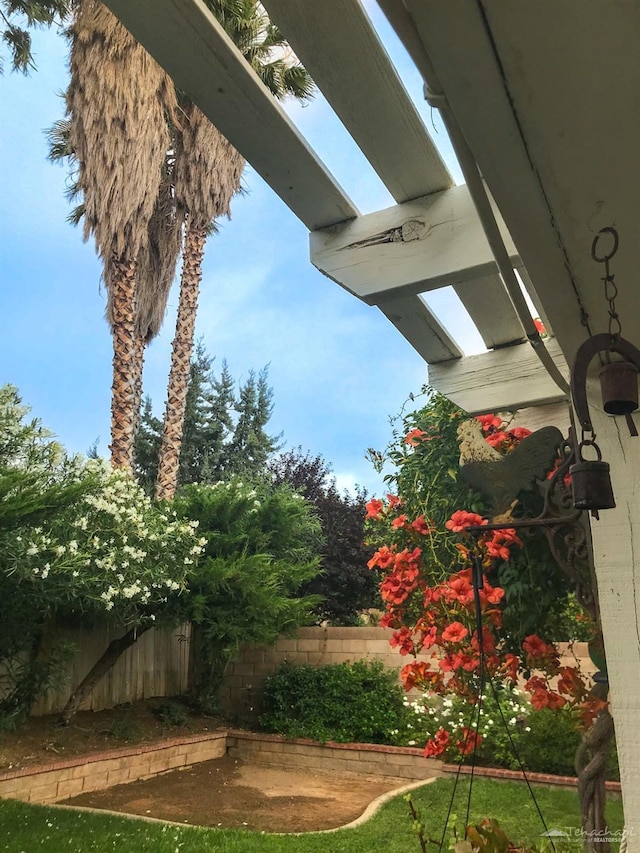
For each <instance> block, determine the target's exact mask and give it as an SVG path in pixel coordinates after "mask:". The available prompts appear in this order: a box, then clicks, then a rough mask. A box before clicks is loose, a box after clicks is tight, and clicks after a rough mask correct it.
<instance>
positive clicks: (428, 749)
mask: <svg viewBox="0 0 640 853" xmlns="http://www.w3.org/2000/svg"><path fill="white" fill-rule="evenodd" d="M450 739H451V735H450V734H449V732H448V731H447V730H446V729H443V728H439V729H438V731H437V732H436V733H435V735H434V736H433V737H432V738H431V740H430V741H427V745H426V746H425V748H424V757H425V758H435V757H436V756H438V755H442V753H443V752H446V750H447V747H448V746H449V741H450Z"/></svg>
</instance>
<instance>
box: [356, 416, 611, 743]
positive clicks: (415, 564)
mask: <svg viewBox="0 0 640 853" xmlns="http://www.w3.org/2000/svg"><path fill="white" fill-rule="evenodd" d="M478 420H479V421H480V423H481V424H482V429H483V431H484V433H485V439H486V441H488V442H489V443H490V444H492V445H493V446H495V447H498V448H499V449H500V451H501V452H505V453H507V452H510V451H511V450H513V448H514V447H516V446H517V445H518V443H519V442H520V441H522V440H523V439H525V438H526V437H527V436H528V435H529V434H530V431H529V430H527V429H525V428H524V427H514V428H513V429H511V430H509V429H506V428H505V427H506V425H505V424H504V423H503V421H502V420H501V419H500V418H499V417H497V416H495V415H482V416H481V417H479V418H478ZM434 437H437V436H433V435H430V434H429V433H427V432H426V431H424V430H421V429H417V428H416V429H413V430H411V431H410V432H409V433H408V434H407V436H406V438H405V442H406V443H407V444H408V445H410V446H412V447H418V446H419V445H420V444H421V443H422V442H424V441H430V440H432V438H434ZM401 508H402V501H401V499H400V498H398V497H396V496H394V495H387V500H386V502H385V501H381V500H376V499H374V500H371V501H369V503H368V504H367V518H370V519H374V520H376V521H379V522H385V523H386V524H387V525H388V529H390V531H391V533H392V535H393V544H391V543H390V544H389V545H383V546H382V547H380V548H378V550H377V551H376V553H375V554H374V555H373V557H372V558H371V560H370V561H369V563H368V565H369V568H372V569H373V568H375V569H379V570H381V571H382V572H383V575H384V576H383V578H382V581H381V584H380V591H381V595H382V599H383V601H384V602H385V606H386V612H385V614H384V615H383V617H382V619H381V620H380V624H381V625H382V626H384V627H387V628H391V629H392V635H391V639H390V644H391V646H392V647H393V648H396V649H398V651H399V653H400V654H401V655H403V656H408V655H412V656H413V660H412V661H411V662H409V663H407V664H406V665H405V666H403V667H402V670H401V674H400V675H401V679H402V683H403V685H404V688H405V690H412V689H413V688H416V687H417V688H420V689H422V690H425V691H427V692H432V693H436V694H438V695H441V696H444V695H447V694H451V693H456V694H457V695H458V696H463V697H467V698H468V699H469V701H473V699H474V696H475V690H476V686H477V685H476V681H477V671H478V668H479V666H480V650H481V649H482V652H483V654H484V662H485V674H486V677H487V678H488V679H491V678H497V679H502V680H504V679H508V680H510V681H511V682H512V683H515V682H516V681H517V680H518V677H519V676H520V674H521V673H522V671H523V668H525V667H526V669H527V670H533V675H532V677H530V678H529V680H528V681H527V683H526V688H527V690H528V691H529V692H530V694H531V703H532V705H533V707H534V708H551V709H559V708H565V707H566V708H570V709H573V710H575V711H577V712H578V713H579V714H580V715H581V717H582V719H583V720H584V721H585V722H587V721H588V720H590V719H593V718H594V717H595V716H596V715H597V713H599V711H600V710H601V708H602V707H603V703H601V702H600V701H599V700H596V699H593V698H592V697H591V696H590V695H589V693H588V689H587V687H586V685H585V682H584V680H583V679H582V676H581V675H580V672H579V671H578V670H577V669H576V668H575V667H567V666H561V665H560V661H559V658H558V654H557V652H556V650H555V648H554V647H553V646H552V645H550V644H549V643H546V642H545V641H544V640H542V639H541V638H540V637H538V636H537V635H534V634H532V635H530V636H529V637H527V638H526V639H525V641H524V643H523V658H522V659H521V658H520V657H518V656H517V655H515V654H511V653H504V652H503V651H502V652H501V650H500V638H499V634H498V631H499V629H500V627H501V625H502V610H501V605H502V602H503V599H504V595H505V592H504V590H503V589H502V588H501V587H498V586H493V585H492V584H491V583H490V582H489V580H488V579H487V576H486V573H488V572H490V570H491V569H492V568H493V567H494V566H495V565H496V563H497V562H498V561H507V560H509V558H510V555H511V552H512V549H513V548H518V547H522V542H521V540H520V539H519V537H518V536H517V534H516V530H515V528H507V529H505V530H482V531H476V532H475V533H474V534H473V535H471V534H470V533H469V532H468V529H469V527H478V528H483V527H485V526H486V525H487V524H488V522H487V520H486V519H485V518H483V517H482V516H481V515H479V514H478V513H475V512H469V511H467V510H464V509H459V510H457V511H456V512H454V513H453V515H452V516H451V518H450V519H449V520H448V521H447V522H446V523H445V527H446V529H447V530H449V531H451V532H452V533H457V534H460V538H461V541H460V542H458V543H456V546H455V547H456V548H457V549H458V551H459V553H460V555H461V559H462V560H464V561H465V564H466V567H465V568H463V569H461V570H459V571H456V572H454V573H452V574H450V575H449V576H448V577H446V578H444V579H442V580H440V581H439V582H437V583H434V582H433V581H432V580H431V578H430V576H429V574H428V572H427V567H426V565H425V557H426V555H427V554H429V553H431V551H430V547H429V546H430V545H431V543H429V542H427V543H426V544H425V543H424V542H423V539H422V537H425V536H430V535H434V534H436V531H435V530H434V528H433V525H432V524H431V523H430V522H429V521H428V520H427V519H425V517H424V515H419V516H418V517H417V518H415V519H413V520H412V519H411V516H410V515H409V514H408V510H407V509H406V508H405V510H404V511H401ZM478 534H479V535H478ZM416 542H419V543H420V544H421V545H422V546H423V547H414V546H415V544H416ZM436 543H437V540H436ZM403 545H406V546H407V547H404V548H403V547H402V546H403ZM472 558H479V559H480V561H481V563H482V569H483V578H482V581H483V583H482V587H481V588H480V589H478V591H477V594H476V593H475V591H474V587H473V570H472V568H471V567H470V566H471V564H472ZM476 599H478V600H479V602H480V610H481V617H482V626H481V633H480V635H478V626H477V624H476V614H475V607H476ZM419 655H420V656H422V657H421V659H418V656H419ZM454 738H456V739H455V740H453V739H452V736H451V734H450V733H449V732H448V731H446V730H445V729H440V730H439V731H438V732H437V733H436V734H435V735H434V737H433V738H432V739H431V740H430V741H429V742H428V743H427V745H426V748H425V755H426V756H427V757H433V756H438V755H442V754H443V753H444V752H446V751H447V750H450V749H452V748H453V747H455V749H456V750H457V751H458V752H460V753H461V754H463V755H465V754H468V753H470V752H472V751H473V750H474V749H475V748H476V747H477V746H478V745H479V743H480V737H479V735H478V734H477V731H475V730H474V729H463V730H462V732H461V733H460V732H459V733H458V734H457V735H454Z"/></svg>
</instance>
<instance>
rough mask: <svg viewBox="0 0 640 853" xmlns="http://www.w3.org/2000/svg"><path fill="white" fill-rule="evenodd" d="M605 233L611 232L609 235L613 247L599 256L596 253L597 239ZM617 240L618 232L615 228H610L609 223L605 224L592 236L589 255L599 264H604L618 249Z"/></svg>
mask: <svg viewBox="0 0 640 853" xmlns="http://www.w3.org/2000/svg"><path fill="white" fill-rule="evenodd" d="M605 234H611V236H612V237H613V247H612V249H611V251H610V252H609V254H608V255H602V256H599V255H598V254H597V246H598V240H599V239H600V238H601V237H602V236H604V235H605ZM619 242H620V237H619V236H618V232H617V231H616V229H615V228H612V227H611V226H610V225H607V226H606V228H601V229H600V230H599V231H598V233H597V234H596V236H595V237H594V238H593V243H592V244H591V257H592V258H593V260H594V261H597V262H598V263H599V264H604V263H606V262H607V261H610V260H611V258H612V257H613V256H614V255H615V253H616V252H617V251H618V244H619Z"/></svg>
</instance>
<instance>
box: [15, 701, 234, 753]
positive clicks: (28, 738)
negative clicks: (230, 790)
mask: <svg viewBox="0 0 640 853" xmlns="http://www.w3.org/2000/svg"><path fill="white" fill-rule="evenodd" d="M167 704H170V705H171V706H172V708H174V709H177V711H176V713H177V717H176V716H175V715H174V719H177V718H179V717H180V716H183V718H184V721H183V722H182V723H181V724H180V725H172V724H170V723H169V722H167V721H166V719H164V720H163V719H161V718H160V717H158V716H157V715H156V714H155V713H154V709H155V710H157V709H158V708H159V707H160V706H163V705H164V706H166V705H167ZM59 719H60V718H59V717H58V716H57V715H52V716H46V717H30V718H29V719H28V720H27V721H26V722H25V723H24V725H22V726H21V727H20V728H19V729H18V730H17V731H15V732H2V733H0V770H12V769H13V770H16V769H19V768H22V767H30V766H34V765H37V764H50V763H52V762H54V761H61V760H62V759H64V758H74V757H76V756H79V755H90V754H91V753H96V752H104V750H107V749H119V748H121V747H126V746H135V745H137V744H143V743H153V742H154V741H159V740H163V739H165V738H176V737H181V736H185V735H193V734H200V733H201V732H212V731H218V730H220V729H224V728H225V726H224V724H223V721H222V720H221V719H220V718H219V717H207V716H204V715H201V714H194V713H192V712H191V711H190V709H189V708H188V706H186V705H184V704H182V703H181V702H180V701H179V700H177V699H175V700H174V699H146V700H144V701H141V702H132V703H130V704H127V705H120V706H118V707H117V708H111V709H110V710H107V711H81V712H80V713H79V714H78V715H77V717H76V718H75V719H74V721H73V723H72V724H71V725H70V726H67V727H61V726H60V724H59Z"/></svg>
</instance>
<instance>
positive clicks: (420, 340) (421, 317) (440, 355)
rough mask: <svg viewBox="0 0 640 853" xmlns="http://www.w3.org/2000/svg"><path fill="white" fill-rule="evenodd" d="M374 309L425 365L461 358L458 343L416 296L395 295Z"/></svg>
mask: <svg viewBox="0 0 640 853" xmlns="http://www.w3.org/2000/svg"><path fill="white" fill-rule="evenodd" d="M378 307H379V308H380V310H381V311H382V313H383V314H384V315H385V316H386V317H387V318H388V319H389V320H391V322H392V323H393V325H394V326H395V327H396V329H398V331H399V332H400V334H401V335H403V336H404V337H405V338H406V339H407V340H408V341H409V343H410V344H411V346H412V347H413V348H414V349H415V350H416V352H417V353H418V354H419V355H421V356H422V358H424V360H425V361H426V362H427V364H433V363H436V362H440V361H448V360H449V359H458V358H460V357H461V356H462V354H463V353H462V350H461V349H460V347H459V346H458V344H457V343H456V342H455V341H454V340H453V338H452V337H451V335H450V334H449V332H448V331H447V330H446V329H445V328H444V326H443V325H442V324H441V323H440V322H439V320H438V319H437V318H436V317H435V315H434V314H432V312H431V311H430V310H429V308H428V306H427V305H426V304H425V303H424V301H423V300H422V299H421V298H420V297H419V296H399V297H397V298H396V299H389V300H387V301H386V302H383V303H382V304H381V305H379V306H378Z"/></svg>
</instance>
